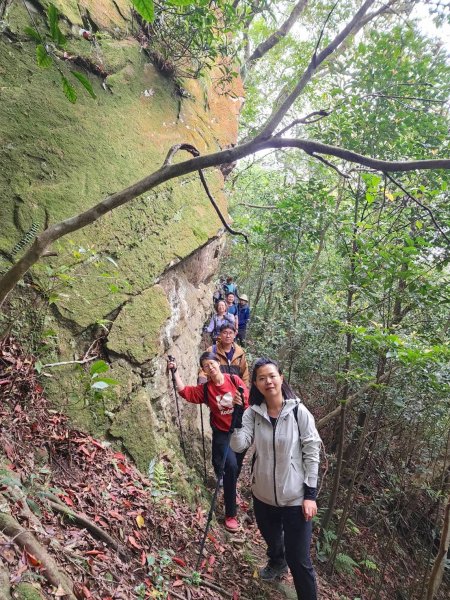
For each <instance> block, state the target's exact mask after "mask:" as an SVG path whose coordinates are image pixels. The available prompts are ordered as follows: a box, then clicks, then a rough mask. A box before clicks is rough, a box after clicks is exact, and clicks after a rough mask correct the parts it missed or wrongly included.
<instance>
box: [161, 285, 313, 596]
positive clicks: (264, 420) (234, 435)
mask: <svg viewBox="0 0 450 600" xmlns="http://www.w3.org/2000/svg"><path fill="white" fill-rule="evenodd" d="M225 286H226V287H224V288H223V292H224V293H223V295H224V296H225V298H226V300H224V299H223V297H222V295H221V294H219V293H218V292H219V291H220V290H216V292H215V294H214V300H215V315H213V317H212V319H211V322H210V323H209V325H208V327H207V328H206V331H208V332H209V333H211V339H212V342H213V343H212V345H211V346H210V347H208V349H207V351H206V352H204V353H203V354H202V355H201V356H200V371H199V373H198V383H197V385H192V386H186V385H184V382H183V380H182V378H181V377H180V375H179V373H178V369H177V364H176V360H175V359H174V358H173V357H170V358H169V362H168V368H169V369H170V371H171V372H172V377H173V381H174V386H176V391H178V393H179V394H180V396H181V397H182V398H184V399H185V400H186V401H188V402H191V403H193V404H200V405H201V404H206V405H207V406H208V408H209V411H210V424H211V429H212V464H213V468H214V472H215V475H216V478H217V484H216V491H215V493H214V496H213V502H212V505H211V511H210V516H209V517H208V523H207V528H208V527H209V523H210V519H211V513H212V512H213V509H214V505H215V499H216V496H217V492H218V490H219V487H220V486H221V483H222V481H221V480H222V478H223V494H224V505H225V528H226V529H227V530H228V531H230V532H231V533H235V532H237V531H239V528H240V527H239V522H238V519H237V502H236V488H237V480H238V477H239V474H240V471H241V467H242V462H243V459H244V456H245V453H246V451H247V450H248V449H249V448H250V447H252V448H253V457H252V468H251V491H252V496H253V507H254V513H255V518H256V523H257V525H258V529H259V531H260V532H261V535H262V537H263V538H264V540H265V542H266V544H267V556H268V563H267V565H266V566H265V567H263V568H261V569H260V571H259V573H260V577H261V579H263V580H265V581H274V580H276V579H278V578H280V577H282V576H283V575H284V573H286V572H287V570H288V568H289V569H290V571H291V574H292V577H293V580H294V585H295V589H296V592H297V597H298V598H299V599H300V600H317V585H316V576H315V572H314V569H313V566H312V563H311V557H310V545H311V537H312V519H313V518H314V516H315V515H316V514H317V505H316V494H317V478H318V469H319V459H320V447H321V439H320V436H319V434H318V432H317V429H316V426H315V423H314V418H313V416H312V414H311V413H310V412H309V411H308V410H307V409H306V407H305V406H304V405H303V404H302V402H301V400H300V399H299V398H298V397H297V396H296V394H295V393H294V391H293V390H292V389H291V387H290V386H289V385H288V383H287V382H286V381H284V378H283V374H282V371H281V369H280V367H279V366H278V364H277V363H276V362H275V361H273V360H271V359H269V358H261V359H258V360H257V361H256V362H255V364H254V366H253V370H252V375H251V380H250V375H249V368H248V364H247V359H246V356H245V351H244V350H243V348H241V347H240V346H238V345H237V344H236V342H235V339H236V336H237V334H238V333H239V331H240V330H242V331H241V335H240V340H241V342H244V341H245V337H246V336H245V333H246V328H247V324H248V321H249V318H250V309H249V308H248V298H247V297H246V296H244V295H241V296H238V292H237V287H236V285H235V284H234V283H233V281H232V279H231V278H227V282H226V284H225ZM236 296H238V298H239V302H241V301H242V320H241V317H240V314H241V313H240V312H239V307H238V306H237V305H236V304H235V298H236ZM233 307H234V309H233ZM230 309H231V312H228V311H229V310H230ZM241 323H242V327H241ZM248 388H250V391H249V389H248ZM207 528H206V530H205V537H206V532H207ZM205 537H204V540H205ZM204 540H203V542H202V544H204Z"/></svg>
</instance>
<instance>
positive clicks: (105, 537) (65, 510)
mask: <svg viewBox="0 0 450 600" xmlns="http://www.w3.org/2000/svg"><path fill="white" fill-rule="evenodd" d="M46 496H47V497H48V496H50V494H46ZM55 499H56V496H53V497H52V498H51V499H48V500H47V503H48V505H49V506H50V508H51V509H52V510H53V511H55V512H57V513H59V514H61V515H64V516H65V517H67V518H68V519H70V520H71V521H72V522H74V523H76V524H77V525H81V527H84V528H85V529H87V530H88V531H89V532H90V533H92V535H93V536H94V537H95V538H97V539H98V540H101V541H102V542H105V544H108V546H110V548H113V549H114V550H116V551H117V553H118V554H119V556H120V558H122V559H123V560H128V559H129V556H128V553H127V552H126V550H125V549H124V548H123V547H122V546H121V545H120V544H119V542H117V541H116V540H115V539H114V538H112V537H111V536H110V535H109V533H106V531H105V530H104V529H102V528H101V527H99V526H98V525H96V524H95V523H94V522H93V521H91V520H90V519H88V518H87V517H86V516H84V515H81V514H80V513H76V512H74V511H73V510H72V509H71V508H69V507H68V506H65V505H64V504H61V502H59V501H55Z"/></svg>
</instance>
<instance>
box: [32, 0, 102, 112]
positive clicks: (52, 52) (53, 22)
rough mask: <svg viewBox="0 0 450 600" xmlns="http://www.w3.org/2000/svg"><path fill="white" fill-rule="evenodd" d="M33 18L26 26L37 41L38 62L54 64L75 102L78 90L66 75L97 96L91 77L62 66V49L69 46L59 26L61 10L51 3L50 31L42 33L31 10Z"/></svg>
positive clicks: (47, 27) (48, 14) (48, 64)
mask: <svg viewBox="0 0 450 600" xmlns="http://www.w3.org/2000/svg"><path fill="white" fill-rule="evenodd" d="M27 10H28V8H27ZM28 14H29V16H30V19H31V20H32V24H33V26H32V27H25V33H26V34H27V35H28V36H29V37H30V38H31V39H32V40H34V41H35V42H36V44H37V46H36V62H37V64H38V65H39V66H40V67H41V68H43V69H49V68H50V67H52V66H54V67H55V68H56V69H57V71H58V72H59V74H60V76H61V84H62V89H63V92H64V94H65V96H66V98H67V99H68V100H69V101H70V102H72V103H75V102H76V101H77V90H76V88H75V87H74V86H73V85H72V84H71V83H70V81H69V80H68V78H67V76H66V75H70V76H72V77H73V78H74V79H76V80H77V81H78V82H79V83H81V85H82V86H83V87H84V89H85V90H86V91H87V92H88V94H89V95H90V96H91V97H92V98H96V95H95V92H94V89H93V87H92V84H91V82H90V81H89V79H88V78H87V77H86V76H85V75H83V73H80V72H79V71H74V70H73V69H69V70H68V73H67V72H64V71H63V69H62V68H61V61H60V58H61V51H63V50H64V49H65V48H66V46H67V39H66V38H65V36H64V35H63V33H62V31H61V29H60V28H59V12H58V9H57V8H56V6H54V5H53V4H49V6H48V9H47V14H46V29H47V30H48V33H42V32H41V30H40V29H39V28H38V26H37V24H36V22H35V20H34V17H33V16H32V14H31V12H29V13H28Z"/></svg>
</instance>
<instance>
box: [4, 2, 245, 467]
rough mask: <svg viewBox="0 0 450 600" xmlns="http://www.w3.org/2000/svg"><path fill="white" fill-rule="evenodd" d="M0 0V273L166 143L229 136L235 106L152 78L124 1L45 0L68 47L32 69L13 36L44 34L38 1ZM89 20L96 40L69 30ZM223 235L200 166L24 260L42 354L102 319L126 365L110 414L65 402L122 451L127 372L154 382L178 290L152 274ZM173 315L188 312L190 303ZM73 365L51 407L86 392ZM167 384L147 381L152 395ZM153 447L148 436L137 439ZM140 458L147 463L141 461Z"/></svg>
mask: <svg viewBox="0 0 450 600" xmlns="http://www.w3.org/2000/svg"><path fill="white" fill-rule="evenodd" d="M0 4H2V6H3V9H4V8H5V6H6V10H4V14H3V23H4V26H3V27H4V29H3V33H2V34H0V101H1V105H2V110H1V111H0V161H1V164H2V169H1V171H0V194H1V197H2V202H1V204H0V223H1V224H2V225H1V230H0V271H4V270H5V269H7V268H8V266H9V265H10V264H11V260H12V259H13V260H15V259H17V258H18V257H19V256H20V250H18V247H17V245H18V246H20V247H22V246H24V245H25V244H26V243H29V242H30V240H31V239H32V238H33V236H34V235H36V232H37V231H40V230H42V229H43V228H44V227H45V226H46V225H48V224H49V223H55V222H58V221H60V220H62V219H65V218H67V217H70V216H73V215H76V214H77V213H79V212H81V211H83V210H85V209H87V208H89V207H91V206H93V205H95V204H96V203H97V202H99V201H100V200H101V199H102V198H105V197H106V196H108V195H110V194H112V193H114V192H116V191H119V190H122V189H124V188H125V187H127V186H129V185H131V184H132V183H134V182H136V181H138V180H139V179H141V178H143V177H145V176H147V175H149V174H150V173H152V172H153V171H155V170H156V169H158V168H159V167H160V166H161V165H162V163H163V161H164V158H165V156H166V153H167V151H168V150H169V148H170V147H171V146H172V145H173V144H176V143H180V142H186V143H190V144H193V145H195V146H196V147H197V148H198V149H199V151H200V152H201V153H206V152H212V151H216V150H218V149H220V148H223V147H225V146H227V145H230V144H233V143H234V142H235V141H236V135H237V115H238V112H239V102H237V101H236V100H235V99H231V98H230V97H225V96H220V95H218V94H216V93H215V92H214V90H213V89H212V88H211V87H208V86H207V85H205V84H202V83H200V82H199V81H192V80H174V79H173V78H170V77H167V76H165V75H163V74H161V73H160V72H159V71H158V70H157V68H156V67H155V66H154V65H153V64H152V62H151V60H150V58H149V55H148V54H147V53H146V52H145V50H144V49H143V48H142V47H141V45H140V44H139V42H138V40H137V36H136V35H135V33H136V31H134V30H133V27H135V26H136V24H135V23H134V24H133V21H132V18H131V7H130V4H129V3H128V2H126V1H125V0H118V1H108V0H102V1H101V2H93V1H92V2H90V1H87V0H83V1H82V2H72V1H70V0H69V1H64V0H61V1H55V2H54V4H55V5H56V6H57V8H58V10H59V11H60V13H61V19H60V27H61V29H62V30H63V32H64V34H65V35H66V37H67V39H68V44H67V52H66V54H65V55H62V54H61V56H60V59H58V60H56V61H55V62H54V64H53V66H51V67H50V68H46V69H44V68H41V67H39V66H38V65H37V63H36V42H35V41H33V40H32V39H31V38H30V37H28V36H27V35H25V33H24V32H25V28H26V27H30V26H33V25H35V26H36V27H37V28H38V29H39V31H41V32H45V31H48V24H47V19H46V17H45V10H46V8H47V7H48V4H49V3H48V2H39V3H37V2H34V3H33V4H32V5H31V4H27V6H28V9H29V10H27V9H26V7H25V5H24V3H22V2H18V1H13V2H12V3H5V2H3V3H0ZM30 14H31V19H32V21H31V20H30ZM87 25H88V26H89V27H91V29H92V31H93V32H95V38H91V39H85V38H84V37H82V36H80V28H85V27H86V26H87ZM72 70H76V71H79V72H82V73H83V75H84V76H85V77H87V78H88V79H89V81H90V82H91V84H92V87H93V90H94V92H95V95H96V98H95V99H93V98H91V97H90V96H89V94H88V93H87V92H86V90H85V89H84V88H83V87H82V86H81V85H79V82H77V81H76V80H75V78H73V77H72V76H71V74H70V71H72ZM60 71H62V72H63V73H64V74H65V76H66V77H67V78H68V79H70V81H71V83H72V84H73V85H74V87H75V88H76V90H77V96H78V97H77V101H76V103H75V104H71V103H70V102H69V101H68V99H67V98H66V96H65V95H64V92H63V86H62V80H61V75H60ZM183 158H185V157H177V158H176V160H182V159H183ZM207 178H208V183H209V185H210V188H211V192H212V193H213V195H214V196H215V198H216V200H217V201H218V204H219V206H220V208H221V210H222V212H223V213H224V214H226V198H225V196H224V194H223V191H222V186H223V177H222V174H221V172H220V171H219V170H210V171H209V172H208V173H207ZM220 234H221V224H220V221H219V219H218V217H217V215H216V213H215V212H214V209H213V208H212V206H211V205H210V203H209V200H208V199H207V197H206V195H205V193H204V190H203V188H202V187H201V185H200V183H199V180H198V176H197V174H192V175H189V176H185V177H182V178H180V179H178V180H174V181H171V182H169V183H167V184H165V185H164V186H161V187H159V188H157V189H155V190H154V191H151V192H149V193H146V194H144V195H143V196H141V197H139V198H136V199H135V200H134V201H132V202H131V203H129V204H128V205H125V206H122V207H121V208H119V209H116V210H115V211H113V212H112V213H109V214H107V215H105V216H104V217H102V218H101V219H99V220H98V221H97V222H96V223H94V224H92V225H90V226H88V227H86V228H85V229H83V230H81V231H79V232H76V233H74V234H73V235H72V236H70V239H67V238H66V239H63V240H61V242H60V243H59V244H55V247H53V248H51V250H52V251H53V252H54V253H55V254H56V256H51V257H48V258H45V259H43V260H42V261H41V262H40V263H39V264H38V265H37V266H36V267H35V268H34V269H33V270H32V272H31V273H30V276H29V277H28V278H27V280H26V286H28V287H29V286H31V287H32V288H33V289H34V290H37V296H38V297H39V298H40V299H41V300H42V299H43V298H44V299H46V300H45V302H48V301H49V302H50V304H51V306H50V308H49V312H48V314H47V315H46V316H45V318H44V319H43V324H44V326H45V327H47V328H48V327H50V328H51V329H52V331H54V332H55V334H54V338H55V339H56V342H55V343H54V345H53V352H54V356H53V357H52V358H53V359H55V360H60V361H64V360H71V359H74V358H80V356H82V354H83V351H84V350H85V349H86V346H87V345H89V344H90V342H91V341H92V337H93V336H94V335H95V332H96V327H97V328H98V327H103V329H104V330H105V331H106V330H108V333H107V334H105V336H104V339H103V348H104V351H105V352H106V355H107V356H108V357H109V358H110V359H111V364H112V369H113V370H114V365H115V364H117V361H118V360H122V361H123V360H125V361H128V362H127V364H128V366H127V368H122V370H121V375H120V377H119V381H120V384H121V385H120V393H123V394H124V396H123V397H120V398H118V399H117V400H116V401H115V402H113V404H114V406H112V407H111V406H110V407H109V408H110V409H111V410H107V413H108V414H109V415H110V417H111V415H112V414H116V417H115V419H113V421H114V422H113V423H111V419H112V417H111V418H110V419H109V422H108V423H107V421H108V419H105V418H104V415H101V418H99V416H98V415H97V416H96V417H95V418H91V416H90V415H92V407H91V408H90V409H89V410H88V411H84V412H83V408H82V407H81V408H80V407H78V408H76V409H74V410H73V411H70V412H71V416H72V417H73V418H74V419H75V420H77V419H79V424H80V425H82V426H83V427H85V428H87V429H91V430H94V431H96V432H97V433H98V432H99V429H98V426H99V424H100V430H101V431H103V432H106V431H108V427H109V426H110V425H112V427H111V432H110V433H112V434H113V435H115V436H117V437H119V438H121V439H125V438H128V439H129V440H130V444H129V446H130V449H131V446H133V444H134V445H135V442H136V443H137V440H138V437H137V436H136V435H134V434H133V432H132V431H131V429H130V427H131V425H130V423H129V422H128V423H127V429H126V435H125V434H123V432H122V433H121V431H120V429H121V427H120V424H123V423H124V421H125V420H126V419H127V415H129V414H130V411H131V410H132V409H133V410H135V409H134V408H133V407H134V406H135V402H137V401H138V400H136V399H139V398H140V396H139V394H136V393H135V389H136V387H139V386H137V385H136V382H134V383H133V384H132V385H131V386H130V381H134V378H136V377H138V378H140V377H144V379H143V380H142V379H141V385H148V384H149V382H150V384H151V383H152V381H153V378H154V376H155V373H157V372H160V369H159V370H158V368H157V367H155V364H156V363H155V360H156V361H157V359H158V356H160V355H161V354H162V352H163V351H167V350H168V349H170V347H171V343H172V339H171V338H170V336H166V338H164V340H163V337H164V336H163V335H162V334H163V332H164V326H165V324H166V323H167V322H168V319H169V317H170V316H171V313H172V304H173V302H174V298H175V297H176V296H177V294H178V292H177V291H172V292H171V296H170V294H167V293H166V291H165V289H164V286H163V287H160V286H159V285H158V282H159V281H160V279H161V277H162V276H163V274H164V273H165V272H167V271H168V270H170V269H173V267H174V265H176V264H177V263H180V264H181V263H182V262H183V261H184V260H186V259H187V258H188V257H191V256H194V255H195V253H196V252H198V249H199V248H203V249H204V248H206V247H207V246H208V244H209V243H210V241H211V240H214V239H215V238H217V237H218V236H220ZM216 257H217V251H215V253H214V259H211V261H210V263H209V266H208V270H207V271H206V272H205V273H204V274H202V276H200V277H199V276H198V273H197V274H196V277H195V279H196V281H195V285H194V287H195V289H197V290H200V288H201V286H199V283H198V282H199V281H204V282H207V281H208V279H209V278H211V276H212V275H213V269H214V268H215V267H216V266H217V260H216ZM174 285H175V284H174ZM179 285H180V283H179V282H177V283H176V286H178V287H179ZM178 287H177V290H178ZM181 287H182V288H183V289H184V290H187V289H188V288H189V289H190V284H189V278H186V277H184V279H183V284H182V286H181ZM21 291H23V289H22V290H21ZM206 291H207V288H206V287H205V288H202V289H201V293H205V292H206ZM192 293H193V292H192V289H190V291H189V294H191V295H192ZM169 296H170V297H169ZM13 298H14V297H13ZM171 298H172V300H171ZM11 302H13V300H12V301H11ZM177 302H178V300H177ZM205 309H207V304H201V303H200V304H199V305H198V307H194V308H193V310H199V311H200V312H199V314H198V315H196V317H195V319H194V320H195V323H196V327H197V329H199V328H200V326H201V322H202V319H204V317H205ZM185 312H186V311H185ZM177 318H178V317H177ZM180 318H182V316H181V317H180ZM184 318H188V319H192V315H189V310H187V312H186V314H185V315H184ZM178 325H180V323H178ZM171 327H172V329H173V323H172V324H171ZM182 329H183V327H181V330H182ZM177 331H178V332H179V331H180V326H178V329H177ZM178 335H179V333H178V334H177V336H178ZM195 335H196V337H193V336H192V332H189V333H188V335H187V340H186V343H190V347H189V348H188V349H184V348H182V343H181V342H180V340H178V342H177V343H178V345H179V347H180V349H181V350H182V351H183V352H187V353H191V355H192V356H195V355H196V354H197V342H198V341H199V339H200V334H199V333H198V335H197V334H195ZM46 359H47V362H50V361H49V360H48V357H46ZM115 361H116V362H115ZM142 364H144V365H147V367H145V368H144V371H143V372H144V375H142V372H141V371H140V370H138V371H136V366H139V365H142ZM149 365H150V367H149ZM82 368H84V367H82ZM79 370H80V369H79V367H77V368H75V367H74V368H71V367H69V368H68V369H67V370H64V372H63V370H61V371H59V372H58V376H57V377H55V376H53V379H49V381H48V382H47V388H48V393H49V394H50V395H53V398H54V400H55V401H57V402H59V403H60V404H61V405H65V403H67V396H68V394H69V393H71V394H72V396H73V395H74V394H75V395H82V394H83V389H85V381H84V382H82V383H80V382H79V379H80V377H79V372H78V371H79ZM116 370H118V371H120V369H116ZM85 371H86V370H85ZM136 373H137V375H136ZM85 375H86V373H85V374H84V377H85ZM55 379H57V383H55V381H54V380H55ZM153 385H154V386H155V385H158V384H157V383H155V382H154V381H153ZM165 387H166V388H167V385H166V386H165ZM166 391H167V390H166V389H162V390H160V389H158V393H159V392H161V393H160V397H161V398H163V396H164V393H165V392H166ZM126 402H130V404H129V406H128V407H124V410H125V412H124V413H121V403H125V404H126ZM75 404H76V403H75ZM82 405H83V402H82V403H81V406H82ZM141 406H142V407H143V410H144V411H146V417H145V419H146V420H147V421H148V423H149V425H150V424H151V422H152V418H153V416H152V414H151V411H149V409H148V407H146V406H145V402H144V401H143V400H142V398H141ZM136 410H138V409H136ZM152 410H153V409H152ZM113 411H116V412H114V413H113ZM138 412H139V410H138ZM141 414H142V413H141ZM136 427H137V429H136V431H138V425H137V426H136ZM133 436H134V437H133ZM131 440H133V441H131ZM152 443H153V442H152V441H151V436H150V438H149V439H147V440H146V441H143V442H142V446H143V447H147V446H146V445H150V446H151V445H152ZM150 446H148V447H150ZM132 454H133V455H134V456H136V458H138V457H140V454H141V452H140V450H137V449H135V450H134V451H133V452H132ZM147 454H148V452H147ZM138 462H140V463H141V464H143V463H144V462H145V461H144V460H143V459H142V458H138Z"/></svg>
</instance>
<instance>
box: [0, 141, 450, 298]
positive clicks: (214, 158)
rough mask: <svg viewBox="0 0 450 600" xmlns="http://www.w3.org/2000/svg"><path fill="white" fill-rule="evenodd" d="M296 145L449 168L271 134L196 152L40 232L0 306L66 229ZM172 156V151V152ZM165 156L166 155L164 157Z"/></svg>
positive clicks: (412, 167)
mask: <svg viewBox="0 0 450 600" xmlns="http://www.w3.org/2000/svg"><path fill="white" fill-rule="evenodd" d="M283 147H286V148H298V149H299V150H303V151H304V152H306V153H307V154H310V155H311V154H325V155H328V156H335V157H336V158H341V159H343V160H346V161H348V162H352V163H357V164H360V165H363V166H366V167H369V168H372V169H375V170H377V171H382V172H383V173H387V172H393V171H399V172H407V171H416V170H422V169H450V159H434V160H411V161H388V160H380V159H377V158H370V157H368V156H364V155H362V154H358V153H357V152H353V151H352V150H347V149H345V148H339V147H337V146H331V145H328V144H322V143H321V142H316V141H313V140H303V139H296V138H279V137H272V138H269V139H260V138H259V139H258V138H256V139H254V140H252V141H250V142H247V143H245V144H241V145H239V146H235V147H234V148H229V149H227V150H221V151H219V152H214V153H212V154H206V155H204V156H197V157H195V158H191V159H189V160H186V161H183V162H179V163H176V164H171V165H168V164H166V165H165V166H162V167H161V168H160V169H158V170H157V171H155V172H153V173H152V174H151V175H148V176H147V177H144V179H141V180H140V181H138V182H136V183H135V184H133V185H131V186H130V187H128V188H125V189H124V190H121V191H120V192H116V193H115V194H112V196H108V198H105V199H104V200H102V201H101V202H99V203H98V204H96V205H95V206H93V207H92V208H89V209H88V210H86V211H84V212H82V213H80V214H78V215H76V216H74V217H71V218H69V219H65V220H64V221H60V222H59V223H55V224H54V225H51V226H50V227H49V228H48V229H46V230H45V231H43V232H42V233H41V234H39V235H38V236H37V237H36V238H35V240H34V243H33V244H32V246H30V248H29V249H28V250H27V252H26V253H25V254H24V255H23V256H22V258H21V259H20V260H19V261H18V262H17V263H16V264H15V265H14V266H13V267H11V269H9V271H7V272H6V273H5V275H4V276H3V277H2V278H1V279H0V307H1V306H2V304H3V302H4V300H5V298H6V296H7V295H8V294H9V292H10V291H11V290H12V289H13V288H14V286H15V285H16V283H17V282H18V281H19V280H20V279H21V278H22V277H23V275H24V274H25V273H26V272H27V271H28V269H29V268H30V267H31V266H33V265H34V264H35V263H36V262H37V261H38V260H39V258H40V257H41V256H42V255H43V253H44V252H46V250H47V249H48V247H49V246H50V245H51V244H52V243H53V242H55V241H56V240H58V239H60V238H61V237H63V236H64V235H67V234H68V233H72V232H73V231H78V230H79V229H82V228H83V227H86V225H90V224H91V223H94V222H95V221H97V220H98V219H99V218H100V217H102V216H103V215H105V214H106V213H108V212H110V211H111V210H114V209H115V208H118V207H119V206H122V205H123V204H126V203H127V202H130V200H133V199H134V198H136V197H137V196H140V195H141V194H143V193H145V192H148V191H149V190H151V189H153V188H155V187H157V186H158V185H161V184H162V183H165V182H166V181H169V180H171V179H174V178H176V177H180V176H181V175H186V174H188V173H192V172H193V171H200V170H201V169H205V168H209V167H216V166H218V165H221V164H223V163H232V162H234V161H236V160H239V159H241V158H243V157H245V156H248V155H249V154H254V153H256V152H259V151H260V150H267V149H269V148H283ZM172 156H173V154H172ZM166 160H167V159H166Z"/></svg>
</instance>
